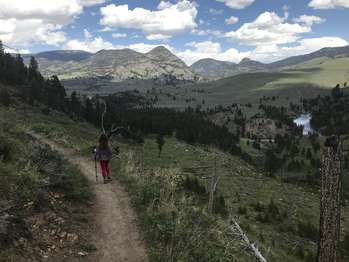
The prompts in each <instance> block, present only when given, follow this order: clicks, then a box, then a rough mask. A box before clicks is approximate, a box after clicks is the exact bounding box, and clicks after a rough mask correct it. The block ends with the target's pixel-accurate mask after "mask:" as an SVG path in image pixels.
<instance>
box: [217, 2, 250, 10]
mask: <svg viewBox="0 0 349 262" xmlns="http://www.w3.org/2000/svg"><path fill="white" fill-rule="evenodd" d="M216 1H217V2H221V3H225V5H226V6H228V7H230V8H233V9H244V8H245V7H247V6H249V5H251V4H252V3H253V2H254V0H216Z"/></svg>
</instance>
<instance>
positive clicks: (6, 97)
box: [0, 87, 12, 107]
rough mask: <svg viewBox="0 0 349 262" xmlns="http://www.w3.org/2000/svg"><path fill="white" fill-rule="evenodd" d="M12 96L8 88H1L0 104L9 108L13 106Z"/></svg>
mask: <svg viewBox="0 0 349 262" xmlns="http://www.w3.org/2000/svg"><path fill="white" fill-rule="evenodd" d="M11 102H12V101H11V96H10V94H9V92H8V91H7V89H6V88H3V87H1V88H0V104H2V105H4V106H6V107H8V106H10V105H11Z"/></svg>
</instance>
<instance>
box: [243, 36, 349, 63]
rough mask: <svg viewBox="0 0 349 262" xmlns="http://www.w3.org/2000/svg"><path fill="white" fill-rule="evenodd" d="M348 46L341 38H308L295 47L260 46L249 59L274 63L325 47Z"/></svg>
mask: <svg viewBox="0 0 349 262" xmlns="http://www.w3.org/2000/svg"><path fill="white" fill-rule="evenodd" d="M346 45H348V42H347V41H346V40H344V39H342V38H339V37H319V38H307V39H302V40H299V41H298V42H297V44H296V45H294V46H283V47H279V46H277V45H268V46H260V47H257V48H256V49H255V50H253V51H252V52H251V54H250V56H249V57H250V58H251V59H255V60H258V61H262V62H274V61H277V60H280V59H284V58H287V57H290V56H296V55H304V54H309V53H312V52H315V51H317V50H319V49H321V48H324V47H339V46H346Z"/></svg>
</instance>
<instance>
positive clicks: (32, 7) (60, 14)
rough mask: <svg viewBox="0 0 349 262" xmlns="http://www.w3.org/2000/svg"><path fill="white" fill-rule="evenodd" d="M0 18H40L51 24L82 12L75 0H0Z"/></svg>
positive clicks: (66, 21)
mask: <svg viewBox="0 0 349 262" xmlns="http://www.w3.org/2000/svg"><path fill="white" fill-rule="evenodd" d="M0 6H1V9H0V19H10V18H16V19H17V20H25V19H40V20H43V21H45V22H47V23H52V24H61V25H64V24H67V23H69V22H70V21H71V20H72V19H73V18H74V17H75V16H76V15H79V14H80V13H81V12H82V5H80V4H79V3H78V2H77V0H60V1H47V0H26V1H23V0H11V1H7V0H0Z"/></svg>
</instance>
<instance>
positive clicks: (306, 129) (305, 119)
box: [293, 114, 313, 135]
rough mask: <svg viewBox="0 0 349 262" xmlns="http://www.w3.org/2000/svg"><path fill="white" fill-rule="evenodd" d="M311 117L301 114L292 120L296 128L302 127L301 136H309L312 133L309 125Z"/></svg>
mask: <svg viewBox="0 0 349 262" xmlns="http://www.w3.org/2000/svg"><path fill="white" fill-rule="evenodd" d="M310 120H311V115H310V114H302V115H300V116H299V117H297V118H296V119H294V120H293V123H295V124H296V125H297V126H303V135H309V134H311V133H312V132H313V129H312V128H311V125H310Z"/></svg>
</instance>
